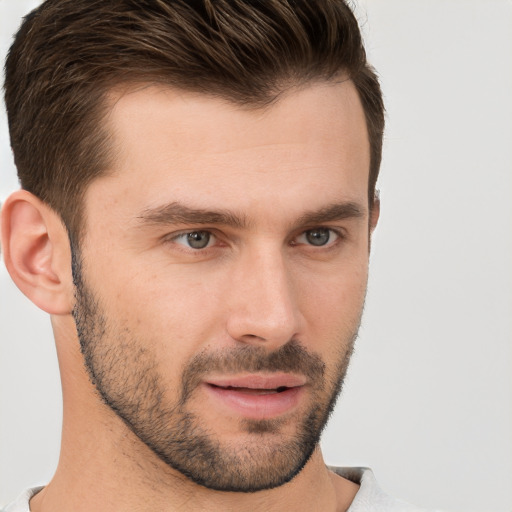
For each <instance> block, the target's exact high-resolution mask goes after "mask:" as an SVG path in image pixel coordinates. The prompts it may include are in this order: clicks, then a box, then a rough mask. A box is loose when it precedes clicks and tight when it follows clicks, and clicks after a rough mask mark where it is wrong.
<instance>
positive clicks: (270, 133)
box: [73, 82, 370, 492]
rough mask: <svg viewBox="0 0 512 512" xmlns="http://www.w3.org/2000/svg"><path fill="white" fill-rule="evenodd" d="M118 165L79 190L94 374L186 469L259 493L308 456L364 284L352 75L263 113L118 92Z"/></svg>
mask: <svg viewBox="0 0 512 512" xmlns="http://www.w3.org/2000/svg"><path fill="white" fill-rule="evenodd" d="M108 123H109V126H110V128H111V129H112V130H113V133H114V139H115V148H116V152H117V157H116V163H115V166H114V168H113V169H111V172H110V173H109V174H108V176H104V177H101V178H98V179H97V180H95V181H94V182H93V183H92V184H91V185H90V187H89V188H88V190H87V193H86V197H85V213H86V229H85V236H84V239H83V241H82V243H81V245H80V250H79V251H77V250H75V251H74V261H73V274H74V280H75V285H76V296H77V303H76V307H75V310H74V317H75V321H76V324H77V330H78V334H79V339H80V343H81V347H82V352H83V354H84V356H85V362H86V366H87V369H88V371H89V373H90V376H91V380H92V382H93V383H94V385H95V386H96V388H97V390H98V391H99V393H100V394H101V396H102V398H103V401H104V402H105V403H106V404H107V405H108V406H109V407H110V408H111V409H112V410H113V411H114V412H115V413H116V414H117V415H119V416H120V417H121V418H122V419H123V420H124V422H125V424H126V425H127V426H128V427H129V428H130V429H131V430H132V431H133V432H134V433H135V435H136V436H137V438H138V440H139V441H140V442H141V443H144V444H145V445H147V446H148V447H149V448H151V449H152V450H153V452H154V453H155V454H156V455H157V456H158V457H160V459H162V460H163V461H165V462H166V463H167V464H168V465H169V466H170V467H171V468H173V469H174V470H177V471H179V472H180V473H182V474H183V475H185V476H187V477H189V478H190V479H192V480H193V481H195V482H197V483H199V484H201V485H204V486H206V487H209V488H212V489H219V490H230V491H246V492H247V491H256V490H260V489H266V488H271V487H275V486H278V485H281V484H283V483H285V482H287V481H289V480H290V479H291V478H293V476H295V475H296V474H297V473H298V472H299V471H300V470H301V468H302V467H303V466H304V465H305V464H306V463H307V461H308V459H309V457H310V455H311V453H312V452H313V450H314V448H315V446H316V444H317V443H318V440H319V436H320V433H321V430H322V428H323V426H324V425H325V422H326V421H327V418H328V415H329V413H330V411H331V409H332V407H333V405H334V402H335V399H336V396H337V394H338V392H339V390H340V388H341V384H342V381H343V377H344V374H345V371H346V368H347V365H348V360H349V357H350V353H351V349H352V345H353V342H354V340H355V337H356V334H357V330H358V326H359V322H360V317H361V312H362V308H363V302H364V295H365V289H366V280H367V266H368V250H369V224H370V219H369V211H368V204H367V186H368V169H369V145H368V140H367V135H366V127H365V121H364V114H363V111H362V107H361V105H360V103H359V100H358V97H357V93H356V91H355V89H354V87H353V85H352V84H351V82H343V83H338V84H317V85H312V86H310V87H308V88H306V89H303V90H297V91H294V92H289V93H288V94H287V95H285V96H283V97H282V98H281V99H280V100H279V101H278V102H277V103H275V104H274V105H272V106H270V107H267V108H265V109H260V110H247V109H245V110H244V109H242V108H240V107H238V106H235V105H233V104H230V103H227V102H223V101H221V100H219V99H214V98H209V97H205V96H201V95H194V94H192V93H183V92H177V91H173V90H169V89H161V88H151V87H148V88H146V89H142V90H138V91H135V92H131V93H128V94H125V95H123V96H121V97H120V98H118V99H117V101H116V102H115V106H114V107H113V110H112V112H111V115H110V116H109V120H108Z"/></svg>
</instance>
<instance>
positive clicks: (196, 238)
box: [173, 231, 214, 249]
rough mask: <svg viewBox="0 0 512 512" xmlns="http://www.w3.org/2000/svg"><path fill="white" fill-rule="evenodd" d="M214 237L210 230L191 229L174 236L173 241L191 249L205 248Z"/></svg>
mask: <svg viewBox="0 0 512 512" xmlns="http://www.w3.org/2000/svg"><path fill="white" fill-rule="evenodd" d="M213 238H214V236H213V235H212V234H211V233H210V232H209V231H189V232H188V233H182V234H181V235H178V236H176V237H174V238H173V241H174V242H177V243H179V244H181V245H185V246H187V247H190V248H191V249H205V248H206V247H208V246H209V245H210V242H211V241H212V240H213Z"/></svg>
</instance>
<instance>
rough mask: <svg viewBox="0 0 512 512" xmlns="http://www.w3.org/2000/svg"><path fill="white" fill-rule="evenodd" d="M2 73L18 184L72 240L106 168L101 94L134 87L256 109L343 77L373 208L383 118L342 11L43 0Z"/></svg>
mask: <svg viewBox="0 0 512 512" xmlns="http://www.w3.org/2000/svg"><path fill="white" fill-rule="evenodd" d="M5 69H6V73H5V101H6V106H7V114H8V121H9V129H10V136H11V146H12V148H13V152H14V158H15V163H16V166H17V169H18V176H19V178H20V182H21V185H22V187H23V188H25V189H26V190H28V191H30V192H32V193H33V194H35V195H36V196H38V197H39V198H40V199H42V200H43V201H45V202H46V203H47V204H48V205H49V206H50V207H52V208H53V209H54V210H55V211H57V212H58V213H59V214H60V216H61V217H62V219H63V221H64V223H65V225H66V227H67V229H68V231H69V233H70V235H71V236H72V235H75V236H76V237H77V238H78V237H79V234H80V230H81V228H82V224H83V222H82V219H81V205H82V202H83V201H82V197H83V194H84V191H85V189H86V187H87V185H88V184H89V183H90V182H91V180H93V179H94V178H95V177H97V176H100V175H101V174H102V173H105V172H106V170H107V169H108V167H109V162H110V160H111V158H112V155H111V152H110V151H109V150H110V144H109V134H108V133H107V132H106V130H105V127H104V126H102V119H103V117H104V115H105V113H106V110H107V109H108V107H109V104H108V101H107V96H108V92H109V91H110V90H111V89H112V88H114V87H117V86H119V85H123V84H127V85H129V84H131V83H139V82H141V83H159V84H165V85H168V86H171V87H177V88H182V89H185V90H190V91H194V92H201V93H206V94H212V95H217V96H220V97H222V98H226V99H228V100H230V101H233V102H236V103H238V104H241V105H249V106H256V107H257V106H260V105H264V104H268V103H269V102H271V101H273V100H274V99H275V98H276V97H277V95H278V94H279V93H280V92H281V91H282V90H283V88H284V87H285V86H289V85H294V84H297V85H300V84H305V83H308V82H310V81H313V80H326V81H328V80H332V79H334V78H336V77H338V78H339V77H340V76H343V75H345V76H348V77H349V78H350V79H351V80H352V81H353V82H354V84H355V86H356V88H357V91H358V93H359V97H360V99H361V101H362V104H363V108H364V111H365V116H366V123H367V128H368V135H369V140H370V171H369V172H370V174H369V187H368V198H369V203H370V207H371V205H372V204H373V199H374V194H375V184H376V181H377V176H378V172H379V167H380V161H381V151H382V136H383V130H384V107H383V101H382V95H381V91H380V87H379V82H378V79H377V77H376V75H375V73H374V71H373V69H372V68H371V67H370V66H369V65H368V63H367V61H366V54H365V50H364V47H363V44H362V40H361V34H360V31H359V27H358V24H357V20H356V19H355V17H354V14H353V13H352V11H351V9H350V8H349V7H348V6H347V4H346V3H345V2H344V1H343V0H46V1H45V2H44V3H43V4H42V5H41V6H40V7H38V8H37V9H35V10H34V11H32V12H31V13H30V14H29V15H28V16H27V17H26V18H25V20H24V22H23V24H22V26H21V28H20V30H19V32H18V34H17V35H16V37H15V40H14V43H13V45H12V47H11V49H10V51H9V54H8V57H7V61H6V66H5Z"/></svg>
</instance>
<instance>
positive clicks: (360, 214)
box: [297, 201, 367, 226]
mask: <svg viewBox="0 0 512 512" xmlns="http://www.w3.org/2000/svg"><path fill="white" fill-rule="evenodd" d="M366 211H367V210H366V208H364V207H362V206H361V205H359V204H358V203H355V202H353V201H344V202H341V203H333V204H330V205H327V206H325V207H323V208H321V209H320V210H316V211H312V212H306V213H305V214H304V215H302V216H301V217H300V218H299V219H298V220H297V225H299V226H306V225H313V224H323V223H324V222H333V221H336V220H344V219H360V218H364V217H365V215H366Z"/></svg>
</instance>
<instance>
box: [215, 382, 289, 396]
mask: <svg viewBox="0 0 512 512" xmlns="http://www.w3.org/2000/svg"><path fill="white" fill-rule="evenodd" d="M210 386H212V387H214V388H219V389H221V390H222V389H225V390H227V391H236V392H238V393H244V394H246V395H272V394H274V393H283V392H285V391H288V390H289V389H292V388H289V387H287V386H279V387H278V388H275V389H272V388H270V389H265V388H245V387H235V386H226V387H223V386H216V385H215V384H210Z"/></svg>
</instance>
